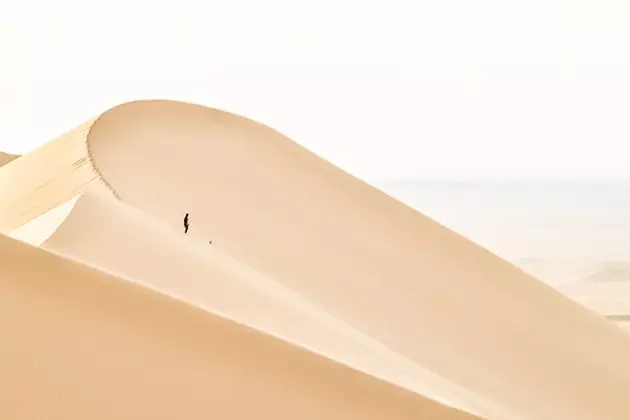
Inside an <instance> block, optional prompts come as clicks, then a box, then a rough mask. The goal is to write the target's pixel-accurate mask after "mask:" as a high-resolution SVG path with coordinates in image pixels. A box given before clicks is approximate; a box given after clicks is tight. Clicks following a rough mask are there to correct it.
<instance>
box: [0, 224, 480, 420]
mask: <svg viewBox="0 0 630 420" xmlns="http://www.w3.org/2000/svg"><path fill="white" fill-rule="evenodd" d="M0 266H2V267H3V275H2V276H0V318H1V319H5V320H11V322H2V323H0V338H1V339H2V343H3V344H2V347H1V349H0V356H1V357H0V378H2V382H0V384H2V387H1V389H2V393H0V417H2V418H20V419H41V418H47V419H60V420H61V419H69V418H90V419H111V418H119V419H138V418H152V419H173V418H187V419H202V418H204V419H205V418H224V419H229V418H239V419H242V418H260V419H276V418H279V419H295V418H302V419H313V420H315V419H317V420H319V419H322V418H330V419H348V420H350V419H357V418H361V419H363V418H365V419H374V420H377V419H378V420H381V419H385V418H391V419H418V418H436V419H442V418H443V419H468V418H472V417H471V416H469V415H467V414H465V413H457V412H456V411H454V410H452V409H447V408H444V407H442V406H440V405H439V404H436V403H433V402H431V401H430V400H427V399H425V398H422V397H419V396H418V395H416V394H413V393H410V392H407V391H404V390H403V389H401V388H397V387H393V386H391V385H388V384H386V383H384V382H382V381H379V380H377V379H375V378H373V377H371V376H369V375H365V374H362V373H360V372H357V371H353V370H351V369H349V368H347V367H344V366H343V365H339V364H337V363H335V362H333V361H330V360H329V359H327V358H325V357H320V356H317V355H315V354H313V353H311V352H308V351H306V350H302V349H299V348H297V347H295V346H292V345H290V344H288V343H286V342H284V341H282V340H278V339H275V338H273V337H270V336H268V335H266V334H263V333H260V332H257V331H256V330H253V329H250V328H247V327H245V326H243V325H241V324H237V323H235V322H233V321H230V320H228V319H225V318H222V317H219V316H216V315H212V314H209V313H208V312H204V311H200V310H197V309H195V308H192V307H190V306H189V305H187V304H185V303H182V302H179V301H177V300H173V299H171V298H168V297H166V296H164V295H160V294H157V293H155V292H152V291H150V290H148V289H144V288H141V287H138V286H136V285H134V284H132V283H129V282H127V281H124V280H122V279H120V278H117V277H115V276H112V275H109V274H105V273H103V272H100V271H98V270H96V269H93V268H90V267H87V266H85V265H82V264H80V263H77V262H72V261H69V260H66V259H64V258H62V257H59V256H56V255H54V254H52V253H49V252H47V251H44V250H41V249H38V248H34V247H32V246H30V245H28V244H24V243H21V242H19V241H16V240H13V239H10V238H8V237H6V236H4V235H0ZM8 378H10V380H9V381H7V379H8Z"/></svg>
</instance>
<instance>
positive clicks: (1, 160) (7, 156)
mask: <svg viewBox="0 0 630 420" xmlns="http://www.w3.org/2000/svg"><path fill="white" fill-rule="evenodd" d="M19 157H20V155H13V154H11V153H4V152H0V166H4V165H6V164H7V163H9V162H11V161H12V160H15V159H17V158H19Z"/></svg>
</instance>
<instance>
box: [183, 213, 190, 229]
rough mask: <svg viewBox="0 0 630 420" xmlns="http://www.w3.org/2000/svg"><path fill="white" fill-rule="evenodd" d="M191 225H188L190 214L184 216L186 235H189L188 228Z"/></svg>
mask: <svg viewBox="0 0 630 420" xmlns="http://www.w3.org/2000/svg"><path fill="white" fill-rule="evenodd" d="M189 227H190V225H189V224H188V213H186V216H184V233H188V228H189Z"/></svg>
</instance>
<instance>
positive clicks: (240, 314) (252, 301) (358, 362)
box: [43, 191, 479, 418]
mask: <svg viewBox="0 0 630 420" xmlns="http://www.w3.org/2000/svg"><path fill="white" fill-rule="evenodd" d="M88 226H89V228H87V229H86V227H88ZM197 239H198V238H194V239H193V240H191V238H190V237H189V236H187V235H184V233H183V232H181V231H180V229H174V228H172V227H171V226H169V225H168V224H166V223H164V222H162V221H161V220H160V219H156V218H154V217H152V216H151V215H149V214H147V213H145V212H142V211H140V210H138V209H136V208H134V207H131V206H129V205H127V204H125V203H123V202H120V201H116V200H115V199H114V198H113V197H111V196H106V195H103V194H98V193H94V192H91V191H88V192H86V193H85V194H84V195H82V196H81V198H79V200H78V201H77V203H76V206H75V207H74V208H73V210H72V212H71V213H70V215H69V217H68V218H67V219H66V220H65V221H64V222H63V224H61V226H59V228H58V229H57V231H56V232H55V233H54V235H52V236H51V237H50V238H49V239H48V240H47V241H46V242H45V243H44V244H43V247H44V248H46V249H49V250H52V251H54V252H57V253H61V254H63V255H67V256H71V257H72V258H74V259H78V260H80V261H81V262H84V263H87V264H89V265H91V266H94V267H98V268H101V269H103V270H106V271H109V272H113V273H114V274H119V275H121V276H123V277H125V278H128V279H132V280H133V281H134V282H137V283H140V284H142V285H144V286H146V287H150V288H153V289H156V290H158V291H161V292H163V293H167V294H168V295H172V296H177V297H178V298H180V299H182V300H184V301H186V302H187V303H189V304H191V305H193V306H197V307H199V308H203V309H208V310H210V311H212V312H218V313H220V314H224V315H226V316H228V317H229V318H231V319H238V320H239V322H242V323H244V324H246V325H249V326H252V327H254V328H257V329H259V330H262V331H267V332H269V333H272V334H274V335H276V336H280V337H282V338H283V339H285V340H288V341H291V342H294V343H297V344H299V345H300V346H305V347H306V348H309V349H311V350H313V351H316V352H318V353H320V354H323V355H325V356H327V357H329V358H331V359H334V360H338V361H341V362H343V363H345V364H347V365H349V366H351V367H353V368H355V369H358V370H361V371H363V372H366V373H369V374H371V375H374V376H376V377H379V378H381V379H384V380H387V381H388V382H390V383H393V384H396V385H398V386H403V387H405V388H407V389H410V390H413V391H414V392H417V393H418V394H420V395H425V396H428V397H430V398H433V399H435V400H437V401H440V402H444V403H450V404H453V402H455V405H457V406H464V407H467V408H469V409H472V408H475V407H476V406H475V403H474V402H475V400H476V398H474V396H471V395H469V394H470V392H468V391H467V390H463V389H460V388H458V387H456V386H454V385H453V384H451V383H448V382H447V381H445V380H444V378H441V377H439V376H437V375H435V374H433V373H432V372H430V371H427V370H426V369H423V368H422V367H421V366H419V365H418V364H417V363H415V362H413V361H411V360H409V359H406V358H404V357H403V356H401V355H400V354H398V353H396V352H393V351H392V350H391V349H388V348H387V347H385V346H383V345H382V343H379V342H378V341H376V340H374V339H373V338H371V337H370V336H368V335H365V334H363V333H361V332H360V331H357V330H356V329H354V328H352V327H351V326H349V325H347V324H346V323H344V322H342V321H341V320H339V319H337V318H335V317H333V316H331V315H330V314H328V313H327V312H326V311H324V310H322V308H320V307H319V306H318V305H315V304H314V303H313V302H310V301H308V300H307V299H304V298H303V297H302V296H300V295H298V294H296V293H294V292H293V291H291V290H290V289H287V288H286V287H285V286H284V285H282V284H280V283H278V282H276V281H275V280H273V279H271V278H268V277H266V276H264V275H262V274H260V273H258V272H256V271H255V270H253V269H251V268H250V267H248V266H246V265H244V264H242V263H240V262H239V261H237V260H235V259H233V258H231V257H230V256H228V255H226V254H224V253H222V252H221V251H220V250H218V249H217V248H215V247H213V246H209V245H208V243H206V242H204V241H199V240H197ZM476 409H477V410H479V407H476ZM454 411H456V410H454ZM453 416H455V414H453ZM466 418H469V417H468V416H467V417H466ZM470 418H472V416H470Z"/></svg>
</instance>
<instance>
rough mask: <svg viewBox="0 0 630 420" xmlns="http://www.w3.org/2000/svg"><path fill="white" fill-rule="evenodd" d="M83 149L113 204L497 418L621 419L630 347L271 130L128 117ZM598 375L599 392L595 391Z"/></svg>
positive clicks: (173, 116)
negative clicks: (309, 304) (287, 292)
mask: <svg viewBox="0 0 630 420" xmlns="http://www.w3.org/2000/svg"><path fill="white" fill-rule="evenodd" d="M88 149H89V151H90V153H91V158H92V160H93V163H94V165H95V167H97V168H98V169H99V171H100V173H101V174H102V176H103V177H104V178H105V179H106V180H107V182H108V184H109V186H110V187H111V188H113V189H114V190H115V191H116V193H117V194H118V196H119V197H120V198H121V199H122V200H124V201H127V202H129V203H130V204H132V205H134V206H136V207H138V208H140V209H141V210H143V211H146V212H147V213H151V214H153V215H154V216H156V217H158V218H161V219H163V220H164V221H166V222H167V223H169V224H172V225H173V226H175V227H179V226H181V223H182V218H183V215H184V214H185V213H190V232H191V234H192V235H196V236H198V237H200V238H204V239H212V241H213V246H216V247H217V248H219V249H221V250H223V251H225V252H227V253H229V254H230V255H232V256H234V257H235V258H236V259H238V260H239V261H242V262H243V263H245V264H247V265H249V266H251V267H253V268H254V269H255V270H257V271H259V272H261V273H262V274H264V275H266V276H268V277H270V278H273V279H275V280H277V281H279V282H281V283H283V284H284V285H286V286H287V287H289V288H290V289H292V290H294V291H295V292H297V293H299V294H301V295H303V296H305V297H306V298H307V299H309V300H311V301H313V302H316V303H317V304H318V305H320V306H322V307H323V308H324V309H325V310H326V311H328V312H330V313H332V314H333V315H335V316H337V317H339V318H340V319H342V320H344V321H346V322H348V323H349V324H351V325H353V326H354V327H356V328H358V329H360V330H362V331H363V332H365V333H367V334H368V335H371V336H372V337H374V338H376V339H377V340H379V341H381V342H383V343H384V344H386V345H387V346H389V347H390V348H392V349H394V350H395V351H397V352H399V353H401V354H403V355H404V356H406V357H409V358H410V359H413V360H414V361H416V362H417V363H419V364H421V365H423V366H424V367H426V368H428V369H430V370H432V371H434V372H436V373H438V374H439V375H441V376H443V377H445V378H447V379H448V380H450V381H452V382H454V383H456V384H458V385H459V386H461V387H465V388H468V389H470V390H472V391H474V392H475V393H477V394H478V395H481V396H482V397H483V398H484V399H485V400H487V401H493V403H494V404H495V406H496V408H497V409H498V410H499V411H500V413H501V414H502V415H503V416H505V417H506V418H511V419H532V420H539V419H541V418H572V419H575V420H582V419H583V420H587V419H589V420H590V419H593V418H606V419H625V418H628V417H630V400H628V399H627V393H626V390H627V388H628V387H630V361H628V359H627V357H625V355H627V354H628V353H629V352H630V337H628V336H627V334H626V333H624V332H623V331H621V330H620V329H618V328H616V327H615V326H613V325H611V324H610V323H608V322H607V321H606V320H605V319H603V318H601V317H598V316H596V315H594V314H593V313H591V312H589V311H588V310H586V309H585V308H583V307H581V306H580V305H578V304H576V303H574V302H572V301H570V300H569V299H567V298H566V297H564V296H562V295H561V294H560V293H558V292H557V291H555V290H553V289H551V288H550V287H547V286H545V285H543V284H541V283H540V282H538V281H536V280H535V279H533V278H532V277H530V276H528V275H526V274H524V273H523V272H521V271H519V270H517V269H516V268H514V267H513V266H512V265H510V264H508V263H506V262H505V261H503V260H501V259H499V258H498V257H496V256H494V255H492V254H490V253H489V252H487V251H486V250H484V249H482V248H480V247H479V246H477V245H475V244H473V243H471V242H470V241H468V240H466V239H464V238H462V237H461V236H459V235H457V234H455V233H453V232H451V231H449V230H448V229H445V228H444V227H442V226H440V225H439V224H437V223H435V222H434V221H432V220H430V219H428V218H426V217H424V216H422V215H420V214H418V213H417V212H416V211H414V210H412V209H411V208H409V207H407V206H405V205H403V204H401V203H399V202H397V201H396V200H394V199H392V198H390V197H388V196H387V195H385V194H384V193H382V192H380V191H377V190H376V189H374V188H372V187H370V186H368V185H366V184H365V183H363V182H361V181H359V180H357V179H355V178H353V177H352V176H350V175H348V174H346V173H344V172H343V171H341V170H339V169H338V168H336V167H334V166H333V165H330V164H329V163H327V162H326V161H324V160H322V159H320V158H318V157H317V156H315V155H313V154H312V153H310V152H308V151H307V150H306V149H304V148H302V147H300V146H298V145H297V144H295V143H293V142H292V141H290V140H289V139H287V138H286V137H284V136H282V135H280V134H278V133H277V132H275V131H274V130H271V129H270V128H268V127H265V126H263V125H260V124H258V123H255V122H253V121H250V120H247V119H245V118H241V117H238V116H235V115H231V114H228V113H224V112H220V111H217V110H212V109H208V108H204V107H200V106H195V105H190V104H182V103H176V102H168V101H144V102H136V103H130V104H125V105H122V106H119V107H117V108H114V109H113V110H111V111H108V112H107V113H105V114H103V115H102V116H101V117H100V118H99V119H98V120H97V121H96V122H95V124H94V125H93V127H92V130H91V132H90V135H89V138H88ZM595 378H596V379H595Z"/></svg>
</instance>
